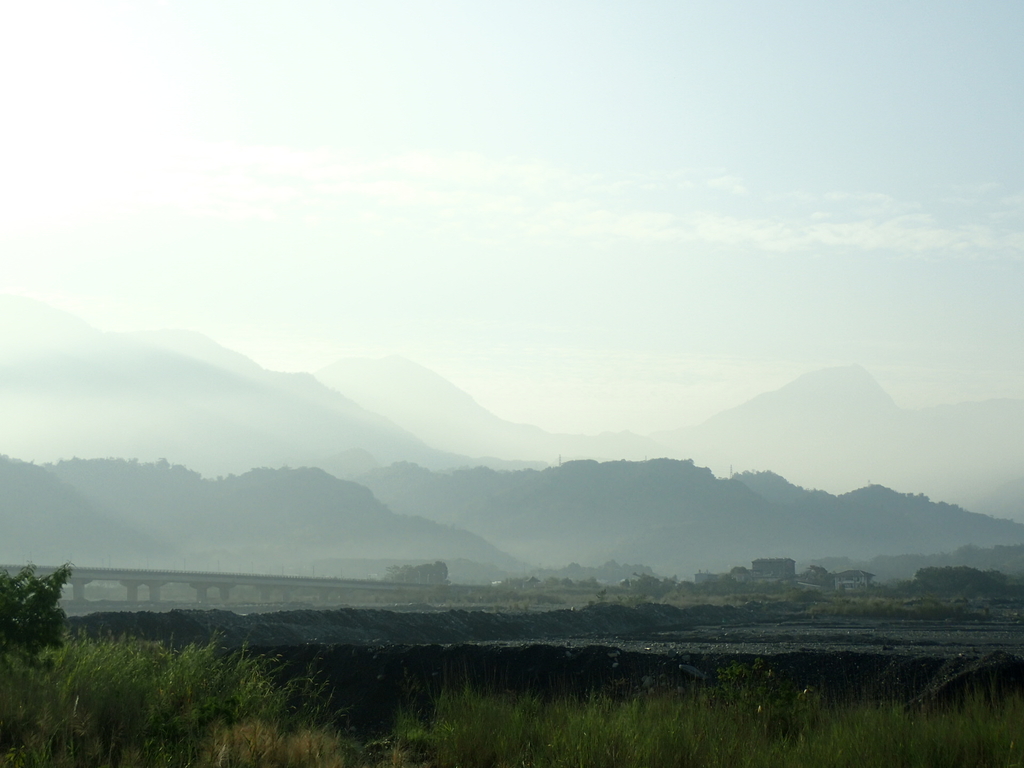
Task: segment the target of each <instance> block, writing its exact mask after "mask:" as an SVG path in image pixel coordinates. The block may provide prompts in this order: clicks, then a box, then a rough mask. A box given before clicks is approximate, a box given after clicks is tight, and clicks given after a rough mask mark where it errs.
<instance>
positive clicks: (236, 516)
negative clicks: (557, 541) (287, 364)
mask: <svg viewBox="0 0 1024 768" xmlns="http://www.w3.org/2000/svg"><path fill="white" fill-rule="evenodd" d="M47 469H48V470H49V472H48V473H47V474H51V473H52V476H53V477H54V478H59V479H60V480H61V481H63V483H64V484H65V486H70V488H72V489H74V491H75V492H76V494H77V495H78V496H80V497H82V498H84V499H85V500H86V501H87V502H88V503H89V504H90V505H92V506H93V507H94V508H96V509H99V510H103V511H104V513H105V514H107V515H108V516H109V517H113V518H116V519H119V520H122V521H126V522H127V523H128V524H130V525H131V526H133V527H136V528H138V529H140V530H142V531H145V532H146V533H147V534H149V535H150V536H151V537H152V538H154V539H156V540H158V541H160V542H164V543H166V544H168V545H171V546H173V548H174V549H175V550H176V551H179V552H181V553H184V554H187V555H188V556H189V557H191V558H192V560H191V561H190V563H191V564H192V565H193V567H195V566H199V565H200V564H201V563H206V565H207V567H208V566H209V565H210V564H219V565H220V566H221V567H223V568H224V569H227V568H244V569H246V570H248V569H249V568H250V567H252V568H256V569H257V570H260V569H266V568H272V569H276V568H277V567H280V566H287V567H294V566H295V565H301V564H306V563H308V562H310V561H312V560H314V559H329V558H384V559H395V560H403V559H422V560H428V561H433V560H439V559H457V558H462V559H466V560H472V561H475V562H486V563H495V564H496V565H498V566H499V567H503V568H510V569H515V568H519V567H521V564H520V563H517V562H516V561H515V560H513V559H512V558H510V557H509V556H507V555H505V554H504V553H502V552H500V551H498V550H497V549H495V548H494V547H493V546H491V545H489V544H488V543H487V542H485V541H483V540H482V539H481V538H480V537H479V536H476V535H474V534H471V533H468V532H466V531H462V530H456V529H453V528H450V527H447V526H442V525H438V524H437V523H435V522H432V521H430V520H427V519H424V518H422V517H416V516H409V515H402V514H395V513H394V512H392V511H391V510H390V509H388V508H387V507H386V506H385V505H384V504H382V503H380V502H379V501H378V500H377V499H375V498H374V496H373V494H372V493H371V492H370V491H369V490H368V489H367V488H365V487H363V486H361V485H357V484H356V483H352V482H347V481H344V480H339V479H337V478H335V477H333V476H331V475H329V474H327V473H326V472H324V471H322V470H319V469H254V470H251V471H249V472H246V473H245V474H242V475H237V476H235V475H232V476H229V477H224V478H219V479H216V480H207V479H204V478H203V477H202V476H200V475H199V474H198V473H196V472H193V471H191V470H189V469H187V468H185V467H183V466H176V465H171V464H168V463H167V462H157V463H152V464H143V463H139V462H135V461H124V460H120V459H93V460H80V459H79V460H72V461H62V462H60V463H58V464H55V465H51V466H49V467H47ZM40 471H42V470H40ZM54 535H55V536H60V535H61V534H60V531H56V532H55V533H54ZM179 562H180V561H179Z"/></svg>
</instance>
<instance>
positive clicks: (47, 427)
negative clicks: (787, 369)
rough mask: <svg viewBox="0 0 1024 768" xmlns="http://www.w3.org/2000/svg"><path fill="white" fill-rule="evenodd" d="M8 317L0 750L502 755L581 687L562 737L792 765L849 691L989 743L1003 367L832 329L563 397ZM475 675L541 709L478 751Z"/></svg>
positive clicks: (0, 545) (1009, 444)
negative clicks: (905, 359)
mask: <svg viewBox="0 0 1024 768" xmlns="http://www.w3.org/2000/svg"><path fill="white" fill-rule="evenodd" d="M0 320H4V321H5V322H6V323H7V325H8V326H9V327H15V326H16V327H19V328H20V329H23V333H21V334H20V335H19V336H17V337H11V336H8V337H2V338H0V347H2V352H3V357H2V362H0V425H2V432H0V440H2V448H3V450H4V451H5V455H0V524H2V528H0V564H2V565H0V671H2V673H3V674H4V675H6V677H5V678H4V681H5V686H6V688H5V690H6V691H7V692H8V693H7V694H5V695H6V698H4V697H0V750H3V749H6V750H7V752H6V753H4V752H2V751H0V764H2V765H6V764H16V765H30V764H31V765H51V764H52V765H57V764H59V765H75V766H77V765H94V764H111V765H115V764H121V765H128V764H136V763H138V764H147V765H148V764H162V765H163V764H168V765H170V764H173V765H229V764H230V765H235V764H237V765H260V766H264V765H281V766H298V765H328V764H329V765H384V764H388V765H410V766H411V765H424V764H438V765H447V764H452V765H455V764H465V765H493V764H506V763H508V764H511V763H509V761H510V760H513V759H515V760H519V759H520V758H521V757H522V756H523V755H532V754H534V752H535V751H536V750H537V749H538V748H539V747H538V744H540V742H538V741H537V739H538V738H540V739H541V740H542V741H543V742H544V744H546V745H547V747H544V748H545V749H546V748H549V747H551V748H553V747H552V745H554V744H555V743H556V742H557V737H556V735H555V734H556V733H558V732H560V731H559V729H562V730H564V729H565V728H570V729H572V728H575V727H577V726H576V725H574V724H573V723H576V722H577V721H579V722H580V723H583V724H584V725H581V726H580V727H581V728H582V729H583V730H582V731H581V734H582V735H580V736H579V738H577V739H576V740H575V741H574V742H573V743H572V744H571V745H568V746H566V747H565V750H564V752H559V754H562V755H563V757H564V755H572V756H573V759H574V760H576V761H577V762H579V760H578V759H577V758H579V755H580V754H584V753H585V754H591V752H592V750H593V749H599V750H607V751H608V754H614V755H623V754H626V753H627V752H628V753H629V754H630V755H634V752H635V755H634V756H633V757H630V758H629V759H628V760H626V761H625V764H637V765H651V764H659V765H660V764H664V765H676V764H679V763H678V760H677V757H678V755H679V754H682V753H686V754H690V753H691V752H692V753H693V754H694V755H697V756H698V757H695V758H694V760H695V761H696V762H694V763H693V764H695V765H713V764H714V765H718V764H722V765H726V764H728V765H733V764H736V761H737V760H738V759H739V757H738V755H737V754H736V753H735V749H736V748H738V745H747V744H753V743H755V742H757V740H758V739H760V740H761V741H760V742H757V746H756V750H757V754H759V755H772V756H775V757H777V756H778V755H779V754H781V752H780V750H783V751H785V750H790V751H792V750H797V751H799V750H800V749H811V750H814V749H820V750H822V751H821V752H820V753H817V752H816V753H814V754H815V755H818V756H817V757H811V758H808V760H809V761H810V762H813V763H815V764H819V763H821V762H822V758H821V757H820V755H821V754H826V753H829V752H830V750H833V742H832V741H828V739H829V738H832V739H833V740H834V739H835V738H839V737H835V736H831V737H829V736H828V735H827V734H830V733H835V732H836V731H835V730H834V729H836V728H851V729H853V730H852V731H851V734H852V735H849V736H843V737H841V738H842V739H845V740H846V741H847V742H849V744H851V745H856V747H853V746H851V747H844V748H843V749H844V750H847V751H848V752H850V754H861V752H858V750H861V751H862V748H861V746H860V745H862V744H864V743H868V742H870V743H871V744H873V745H874V747H873V749H875V750H876V751H875V752H874V753H873V756H870V755H869V756H867V757H865V758H864V761H862V762H865V761H866V763H867V764H890V763H891V762H892V760H893V759H894V758H893V757H892V755H893V754H894V753H896V752H899V750H900V749H902V747H901V745H902V744H903V743H904V742H905V738H906V737H904V736H902V735H901V734H902V733H903V732H904V731H903V730H901V729H913V728H919V727H921V725H920V723H921V722H922V721H921V720H915V719H913V718H914V717H916V715H914V714H913V713H929V714H928V715H927V716H928V717H932V718H935V723H936V725H935V726H934V727H935V728H936V729H937V732H940V733H943V734H961V733H967V734H972V733H974V731H973V730H972V729H975V730H977V729H980V728H989V729H994V730H993V733H992V734H989V735H985V736H983V737H982V736H973V735H969V736H965V737H964V739H966V741H967V742H969V743H970V744H972V745H977V744H982V743H983V744H985V745H989V744H994V745H996V746H995V747H990V746H985V747H984V749H986V750H991V749H997V752H998V754H1000V755H1002V754H1003V753H1004V752H1006V750H1010V751H1011V752H1012V750H1013V749H1014V747H1013V744H1015V743H1016V742H1015V741H1013V740H1012V739H1011V740H1010V741H1008V742H1007V739H1006V738H1004V736H1005V735H1006V733H1009V732H1010V731H1012V730H1013V729H1014V728H1015V727H1016V726H1015V725H1014V723H1017V722H1018V721H1017V720H1015V719H1014V717H1015V716H1014V714H1013V713H1014V712H1016V711H1017V709H1014V708H1015V707H1019V706H1024V704H1021V702H1024V659H1022V658H1021V657H1020V655H1019V651H1020V648H1021V645H1022V634H1021V629H1020V627H1021V622H1022V617H1024V578H1022V574H1024V507H1022V500H1024V476H1022V475H1021V474H1020V472H1021V467H1022V466H1024V446H1022V441H1021V440H1020V435H1021V434H1024V401H1011V400H1006V401H988V402H981V403H964V404H961V405H959V406H955V407H954V406H951V407H944V408H935V409H921V410H916V411H910V410H905V409H902V408H899V407H898V406H897V405H896V404H895V403H894V402H893V401H892V399H891V398H890V397H889V396H888V395H887V394H886V393H885V392H884V391H883V390H882V388H881V387H880V386H879V385H878V383H877V382H876V381H874V379H873V378H872V377H871V376H870V374H869V373H868V372H867V371H865V370H864V369H863V368H860V367H858V366H847V367H842V368H829V369H824V370H820V371H814V372H811V373H808V374H806V375H804V376H801V377H800V378H798V379H796V380H795V381H793V382H791V383H790V384H788V385H786V386H784V387H782V388H781V389H779V390H776V391H773V392H766V393H764V394H762V395H760V396H758V397H756V398H754V399H752V400H750V401H748V402H746V403H744V404H743V405H740V406H738V407H736V408H733V409H731V410H728V411H725V412H722V413H720V414H718V415H716V416H714V417H712V418H710V419H708V420H706V421H705V422H702V423H701V424H698V425H695V426H688V427H679V428H675V429H672V428H666V429H665V430H663V431H661V432H657V433H653V434H650V435H637V434H633V433H628V432H624V433H604V434H600V435H572V434H556V433H551V432H545V431H544V430H541V429H540V428H538V427H534V426H530V425H525V424H516V423H512V422H509V421H505V420H503V419H501V418H499V417H497V416H495V415H494V414H492V413H490V412H489V411H487V410H486V409H484V408H483V407H481V406H480V405H479V404H478V403H477V402H476V401H475V400H474V399H473V398H472V397H471V396H470V395H468V394H467V393H466V392H464V391H462V390H460V389H458V388H457V387H456V386H455V385H454V384H452V383H450V382H448V381H446V380H445V379H443V378H442V377H440V376H439V375H437V374H436V373H434V372H432V371H429V370H427V369H425V368H422V367H421V366H418V365H416V364H415V363H413V362H411V361H409V360H406V359H404V358H397V357H392V358H385V359H383V360H342V361H339V362H338V363H336V364H334V365H332V366H328V367H327V368H325V369H324V370H322V371H319V372H317V374H316V375H312V374H292V373H280V372H275V371H270V370H266V369H264V368H262V367H261V366H259V365H257V364H256V363H255V362H253V361H252V360H250V359H248V358H246V357H244V356H242V355H240V354H238V353H235V352H233V351H231V350H229V349H226V348H224V347H221V346H219V345H217V344H215V343H214V342H212V341H211V340H209V339H207V338H205V337H203V336H200V335H198V334H194V333H185V332H174V331H165V332H158V333H157V332H154V333H145V334H111V333H101V332H99V331H96V330H94V329H92V328H91V327H89V326H88V325H86V324H84V323H83V322H81V321H79V320H78V319H76V318H74V317H72V316H69V315H66V314H64V313H60V312H57V311H55V310H52V309H51V308H49V307H47V306H45V305H43V304H40V303H38V302H31V301H27V300H22V299H17V300H11V299H10V297H3V296H0ZM670 426H671V425H666V427H670ZM824 488H831V489H833V490H824ZM63 564H70V567H69V568H66V569H65V568H63V567H62V565H63ZM47 601H49V603H47ZM40 659H42V660H44V661H45V663H43V664H40V663H39V660H40ZM180 686H185V687H186V688H187V693H182V692H181V691H179V690H178V687H180ZM108 690H109V691H116V692H117V695H116V696H114V697H107V698H103V695H102V694H103V693H104V692H106V691H108ZM460 691H461V692H462V693H461V694H459V693H457V692H460ZM47 697H48V698H47ZM985 697H987V698H985ZM132 702H134V703H132ZM80 703H81V713H82V714H79V711H80V710H79V706H80ZM893 704H896V705H898V706H897V707H895V708H893V706H892V705H893ZM502 707H504V708H506V709H503V710H501V711H502V712H503V714H501V715H500V717H499V720H500V721H501V722H505V721H507V720H508V719H509V718H511V719H513V720H515V719H516V718H519V721H521V722H526V721H529V722H532V723H535V724H536V727H537V728H548V727H554V729H555V730H554V731H552V732H551V733H548V732H545V735H544V736H542V737H540V736H530V735H523V734H519V733H517V734H504V735H502V736H501V739H502V740H503V743H504V744H506V745H507V746H506V747H505V750H506V752H504V753H503V756H500V757H499V756H497V755H496V754H494V753H492V752H489V751H487V749H484V750H483V751H482V752H481V751H480V745H484V744H489V743H490V740H491V733H492V731H493V730H494V728H495V727H496V726H494V725H493V723H494V720H493V713H494V712H496V711H498V710H497V709H496V708H502ZM559 707H570V709H571V712H567V711H564V710H562V709H559ZM638 707H639V708H641V709H640V710H637V709H636V708H638ZM522 708H525V709H522ZM634 711H636V712H640V714H638V715H636V717H638V718H639V719H638V720H635V721H633V720H631V721H629V722H626V721H624V720H622V719H621V718H623V717H633V715H629V713H630V712H634ZM140 712H141V713H144V715H143V716H141V717H140V715H139V713H140ZM524 712H525V713H526V716H525V718H524ZM538 712H539V713H540V715H539V716H538V715H537V713H538ZM705 712H706V713H712V715H713V719H712V720H709V721H707V722H706V723H703V724H701V723H702V722H703V721H700V722H698V720H699V718H697V719H695V717H696V714H695V713H705ZM880 712H889V713H896V714H893V715H891V717H892V718H893V719H892V720H891V721H887V722H886V723H885V724H884V725H882V726H878V725H877V724H876V725H872V726H871V727H872V729H873V733H874V731H875V730H878V729H879V728H881V731H882V732H883V733H885V734H890V736H886V738H888V739H889V741H886V738H882V739H876V740H875V741H871V740H867V741H866V740H865V739H863V737H862V736H863V730H862V729H863V728H864V727H865V726H863V725H861V724H860V723H861V722H862V720H861V718H869V719H870V718H877V717H878V713H880ZM55 713H63V714H59V715H58V714H55ZM487 713H492V714H487ZM765 713H767V714H765ZM899 713H908V714H899ZM478 716H480V717H483V718H484V721H485V722H490V723H491V725H489V726H487V728H486V729H485V731H484V732H481V733H482V734H486V735H482V736H481V737H480V738H479V740H478V741H477V742H476V744H477V746H474V747H472V748H471V749H470V752H472V754H471V755H469V756H466V755H462V756H458V755H461V753H458V754H456V752H451V754H452V755H456V756H455V757H452V758H451V759H450V760H449V758H447V757H445V758H443V759H442V757H443V755H444V754H448V752H446V750H451V749H453V747H451V745H449V744H448V742H447V741H446V739H447V738H449V736H451V735H452V734H455V733H458V734H465V733H467V732H468V731H469V730H471V729H472V728H473V727H476V726H474V725H473V724H472V722H471V721H472V719H473V718H475V717H478ZM19 718H20V719H19ZM488 718H490V719H488ZM595 718H598V719H602V718H604V720H603V721H602V722H604V723H605V724H604V725H601V726H599V730H600V732H601V733H607V734H610V735H611V737H612V738H613V741H614V740H615V739H626V740H627V741H629V744H628V745H627V744H623V743H620V742H619V741H614V743H609V744H606V745H602V744H603V743H602V742H600V741H599V740H595V738H594V736H593V733H594V730H593V729H594V726H593V723H594V722H596V720H595ZM766 718H771V719H766ZM943 718H946V719H943ZM950 718H951V719H952V720H950ZM108 721H109V722H114V723H117V724H118V727H117V728H114V729H107V730H105V731H103V730H102V729H100V730H99V731H97V732H95V733H94V732H93V731H92V730H90V728H91V727H92V726H91V725H90V724H91V723H94V722H108ZM567 722H568V723H569V725H565V723H567ZM680 722H683V723H686V724H687V725H686V727H687V728H689V727H691V726H693V727H694V728H696V729H697V730H696V731H694V733H693V735H692V739H691V736H687V737H686V738H687V739H691V741H688V742H687V743H686V745H684V746H680V743H677V742H678V738H679V733H680V730H679V727H678V724H679V723H680ZM865 722H866V721H865ZM871 722H877V721H871ZM951 722H952V724H950V723H951ZM12 723H13V724H14V725H11V724H12ZM30 723H31V725H29V724H30ZM63 723H67V724H68V725H67V727H66V728H65V727H64V726H63V725H61V724H63ZM555 723H562V724H563V725H559V726H557V727H556V726H554V725H553V724H555ZM652 723H659V725H657V726H656V727H657V728H659V729H662V728H663V726H662V725H660V724H664V728H663V730H659V733H660V734H662V735H659V736H657V737H655V736H650V737H649V739H648V741H647V742H645V744H647V746H644V747H643V748H642V749H640V750H639V751H635V750H636V749H639V748H638V746H637V745H638V744H639V742H637V741H636V740H635V739H634V734H639V733H647V732H649V731H650V729H651V728H653V727H655V726H654V725H652ZM764 723H769V724H770V727H769V729H768V730H765V727H764ZM19 724H20V725H19ZM50 724H55V725H53V727H52V728H51V725H50ZM1018 724H1019V723H1018ZM776 727H777V728H780V729H782V730H779V731H778V732H775V731H773V730H772V729H774V728H776ZM730 728H732V729H739V730H735V732H734V735H733V736H731V737H729V738H728V739H721V738H718V737H715V739H711V740H710V741H709V734H721V733H723V732H725V730H728V729H730ZM47 729H50V730H47ZM701 729H703V730H701ZM723 729H724V730H723ZM744 729H747V730H744ZM750 729H753V730H750ZM792 733H800V734H803V735H802V736H801V737H800V739H798V740H793V739H791V738H790V736H789V735H788V734H792ZM459 738H460V739H462V738H463V737H462V736H460V737H459ZM958 738H959V737H958ZM716 739H717V741H716ZM815 739H819V740H820V746H806V747H805V746H800V745H814V744H819V742H818V741H815ZM986 739H987V741H986ZM711 741H716V743H720V744H721V745H723V746H722V749H724V750H725V751H724V752H721V754H717V753H716V754H715V755H711V754H704V753H702V752H700V750H699V749H697V750H696V751H693V750H694V749H695V748H694V747H693V744H701V743H711ZM1004 742H1006V743H1008V744H1009V745H1010V746H1007V745H1006V744H1004ZM462 743H463V744H464V743H465V742H464V741H463V742H462ZM40 745H42V746H40ZM595 745H597V746H595ZM559 749H561V747H560V748H559ZM964 749H967V747H964V746H963V745H962V744H960V743H959V742H958V744H957V745H952V746H950V747H949V750H951V754H964ZM631 750H632V751H631ZM651 750H654V751H655V752H657V753H658V755H659V756H657V757H652V754H654V753H653V752H651ZM730 750H731V751H730ZM958 750H959V751H958ZM998 750H1002V751H998ZM997 752H992V754H996V753H997ZM602 754H604V753H603V752H602ZM787 754H788V752H787ZM865 754H866V753H865ZM4 755H6V757H5V756H4ZM55 755H56V756H58V757H59V756H61V755H64V756H65V757H66V759H65V758H63V757H62V758H61V760H63V762H61V761H60V760H57V761H56V762H54V760H56V758H55V757H54V756H55ZM140 755H142V756H148V757H146V759H145V760H135V758H136V757H138V756H140ZM481 755H482V756H481ZM340 756H344V757H340ZM8 757H10V760H15V761H16V762H14V763H11V762H10V760H8ZM563 757H558V758H552V760H554V762H552V763H551V764H564V759H563ZM530 759H531V760H532V759H533V758H530ZM545 759H546V758H545ZM759 759H760V758H759ZM773 759H774V758H768V757H765V758H764V762H763V764H765V765H769V764H774V763H773ZM538 760H539V758H538ZM5 761H7V762H5ZM33 761H34V762H33ZM147 761H148V762H147ZM325 761H326V762H325ZM431 761H433V762H431ZM502 761H504V762H502ZM559 761H561V762H559ZM873 761H874V762H873ZM527 762H529V761H527ZM529 764H534V763H529ZM536 764H547V763H545V762H543V761H542V760H541V761H539V762H537V763H536ZM582 764H609V763H606V762H604V763H603V762H601V761H600V760H597V761H596V762H594V763H591V761H590V760H589V758H587V759H586V760H583V763H582ZM611 764H614V765H618V764H620V763H619V762H618V760H616V762H614V763H611ZM611 764H609V765H611ZM758 764H761V763H758ZM793 764H797V763H793Z"/></svg>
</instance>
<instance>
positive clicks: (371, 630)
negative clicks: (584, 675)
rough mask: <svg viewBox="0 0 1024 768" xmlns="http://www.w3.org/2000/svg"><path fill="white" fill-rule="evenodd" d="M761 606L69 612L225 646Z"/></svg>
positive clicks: (573, 629) (95, 632)
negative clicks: (215, 640) (533, 610)
mask: <svg viewBox="0 0 1024 768" xmlns="http://www.w3.org/2000/svg"><path fill="white" fill-rule="evenodd" d="M762 613H763V612H758V611H754V610H750V609H745V608H736V607H732V606H710V605H709V606H697V607H693V608H686V609H680V608H674V607H672V606H670V605H654V604H646V605H642V606H639V607H637V608H627V607H625V606H621V605H594V606H591V607H589V608H584V609H581V610H557V611H543V612H536V613H515V612H501V613H494V612H490V611H465V610H449V611H425V612H409V611H385V610H376V609H366V608H339V609H336V610H320V611H318V610H299V611H280V612H277V613H254V614H248V615H241V614H237V613H232V612H231V611H217V610H213V611H201V610H174V611H168V612H166V613H150V612H148V611H140V612H136V613H129V612H110V613H93V614H88V615H86V616H75V617H71V618H69V619H68V623H69V625H70V626H71V629H72V631H73V632H77V631H82V632H85V633H86V634H88V635H91V636H101V635H106V634H114V635H122V634H128V635H133V636H136V637H143V638H146V639H151V640H161V641H164V642H168V643H172V644H182V645H184V644H188V643H194V642H207V641H208V640H209V639H211V638H212V637H214V636H216V637H217V638H219V642H220V643H221V644H222V645H223V646H224V647H226V648H237V647H240V646H242V645H244V644H249V645H261V646H270V645H298V644H305V643H320V644H334V643H356V644H362V643H369V644H383V643H404V644H416V643H441V644H451V643H472V642H496V641H511V642H525V641H537V640H554V639H558V640H561V639H572V638H609V637H613V638H622V639H630V638H649V637H653V636H655V635H657V634H658V633H660V632H672V631H679V630H685V629H688V628H695V627H698V626H708V625H716V626H721V625H728V626H735V625H740V624H744V623H751V622H756V621H758V619H759V616H761V614H762Z"/></svg>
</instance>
